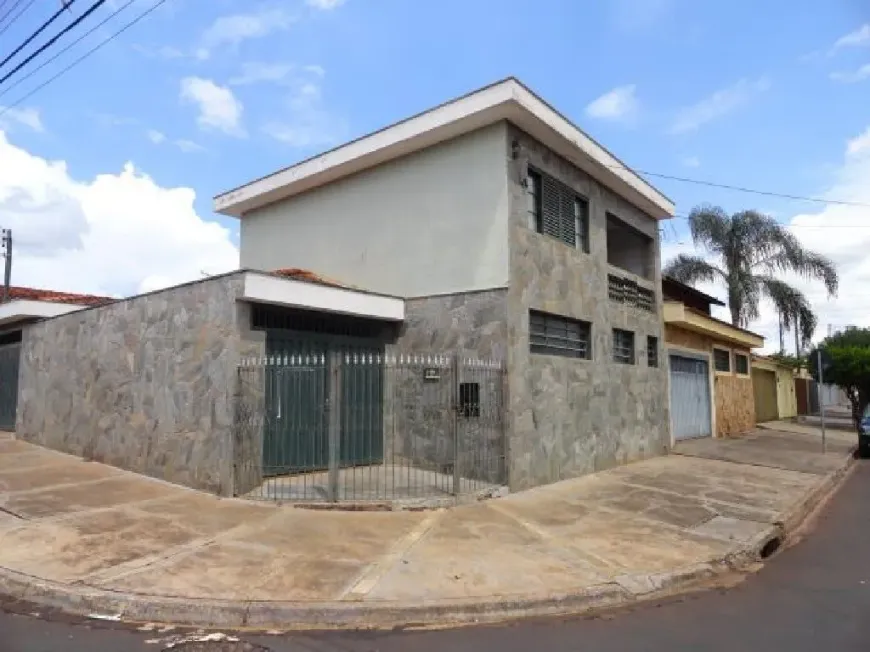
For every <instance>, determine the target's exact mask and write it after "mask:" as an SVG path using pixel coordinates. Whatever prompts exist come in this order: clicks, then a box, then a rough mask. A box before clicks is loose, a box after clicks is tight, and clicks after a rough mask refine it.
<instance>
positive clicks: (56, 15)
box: [0, 0, 105, 68]
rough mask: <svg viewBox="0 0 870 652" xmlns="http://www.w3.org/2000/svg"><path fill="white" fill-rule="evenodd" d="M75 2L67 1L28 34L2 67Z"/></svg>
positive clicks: (76, 0) (75, 0)
mask: <svg viewBox="0 0 870 652" xmlns="http://www.w3.org/2000/svg"><path fill="white" fill-rule="evenodd" d="M104 1H105V0H104ZM75 2H78V0H69V2H67V3H66V4H61V6H60V9H58V10H57V11H56V12H54V14H52V16H51V18H49V19H48V20H47V21H45V22H44V23H42V25H40V27H39V28H38V29H37V30H36V31H35V32H33V34H31V35H30V36H28V37H27V38H26V39H25V40H24V43H22V44H21V45H19V46H18V47H17V48H15V50H13V51H12V54H10V55H9V56H7V57H6V58H5V59H3V61H0V68H2V67H3V66H5V65H6V64H7V63H9V60H10V59H12V57H14V56H15V55H16V54H18V53H19V52H21V51H22V50H23V49H24V48H26V47H27V46H28V45H30V43H31V41H33V39H35V38H36V37H37V36H39V35H40V34H42V32H44V31H45V30H46V29H47V28H48V27H49V25H51V24H52V23H53V22H54V21H56V20H57V19H58V18H59V17H60V15H61V14H62V13H63V12H64V11H66V10H67V9H69V8H70V7H72V5H73V3H75Z"/></svg>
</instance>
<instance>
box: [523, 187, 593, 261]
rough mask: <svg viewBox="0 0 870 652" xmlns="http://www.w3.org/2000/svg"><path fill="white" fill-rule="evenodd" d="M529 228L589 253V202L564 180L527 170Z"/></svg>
mask: <svg viewBox="0 0 870 652" xmlns="http://www.w3.org/2000/svg"><path fill="white" fill-rule="evenodd" d="M526 193H527V201H528V213H529V227H530V228H533V229H535V230H536V231H537V232H538V233H544V234H546V235H549V236H551V237H553V238H556V239H557V240H561V241H562V242H564V243H565V244H567V245H570V246H571V247H576V248H577V249H580V250H581V251H584V252H586V253H588V252H589V203H588V202H587V201H586V200H585V199H584V198H583V197H580V196H579V195H578V194H577V193H575V192H574V191H573V190H571V188H569V187H568V186H566V185H565V184H564V183H561V182H559V181H556V180H555V179H554V178H552V177H549V176H547V175H546V174H541V173H540V172H538V171H537V170H529V176H528V180H527V182H526Z"/></svg>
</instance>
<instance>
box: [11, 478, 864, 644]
mask: <svg viewBox="0 0 870 652" xmlns="http://www.w3.org/2000/svg"><path fill="white" fill-rule="evenodd" d="M33 611H34V609H32V608H30V607H28V606H26V605H21V604H16V603H7V604H6V605H5V609H4V612H3V613H0V652H61V651H63V652H122V651H123V652H137V651H140V650H144V651H151V652H162V650H169V649H171V650H173V651H174V652H237V651H241V650H245V651H246V652H252V651H260V652H261V651H263V650H270V651H274V652H299V651H306V652H308V651H310V652H370V651H375V650H377V651H378V652H392V651H395V652H399V651H405V650H410V649H413V650H415V652H436V651H437V652H443V650H445V649H446V650H451V651H455V652H462V651H464V650H468V651H471V650H475V651H478V652H487V651H490V650H491V651H493V652H496V651H498V652H513V651H516V652H528V650H541V651H542V652H543V651H551V650H552V651H559V650H566V651H567V650H571V651H572V652H573V651H577V650H595V651H598V650H601V651H610V650H612V651H614V652H617V651H618V652H631V651H635V650H637V651H640V650H644V651H651V652H658V651H661V652H674V651H675V650H692V651H696V650H710V651H723V652H724V651H726V650H727V651H728V652H731V651H733V650H750V651H751V650H765V651H770V650H788V651H789V652H818V650H836V651H837V652H849V651H851V650H855V651H856V652H857V651H858V650H862V651H864V650H868V649H870V462H868V461H862V462H859V463H858V465H857V467H856V469H855V472H854V473H853V474H852V476H851V478H850V479H849V480H848V482H847V483H846V485H845V486H844V487H843V488H842V489H841V490H840V492H839V493H838V494H837V496H836V497H835V499H834V500H833V501H831V502H830V503H829V504H828V505H827V506H826V507H825V509H824V511H822V512H821V513H820V515H819V516H818V518H817V519H816V521H815V523H814V524H813V526H812V528H811V529H810V530H809V531H808V532H807V535H806V536H805V537H804V539H803V540H802V541H801V542H800V543H798V544H797V545H795V546H793V547H789V548H788V549H786V550H783V551H782V552H781V553H779V554H777V555H776V556H775V557H773V558H772V559H771V560H769V562H768V563H767V564H766V565H765V566H764V568H762V569H761V570H760V571H759V572H758V573H756V574H753V575H750V576H749V577H748V578H746V579H745V581H742V582H740V583H738V584H737V585H736V586H732V587H731V588H727V589H725V588H718V589H713V590H710V591H706V592H703V593H696V594H692V595H690V596H684V597H682V598H680V599H675V600H671V601H667V602H664V603H659V604H648V605H644V606H640V607H637V608H635V609H633V610H630V611H623V612H618V613H612V614H608V615H606V616H603V617H595V618H567V619H566V618H559V619H550V620H537V621H522V622H516V623H511V624H507V625H499V626H490V627H478V628H462V629H456V630H435V631H394V632H377V633H371V632H361V633H337V632H326V633H317V634H312V633H306V634H293V633H291V634H283V635H279V636H260V635H251V634H247V633H233V632H221V633H210V638H212V639H215V640H211V641H209V640H197V639H202V638H203V635H202V634H197V633H190V632H179V631H176V630H172V631H164V632H160V631H148V632H143V631H137V630H136V629H131V628H129V627H125V626H123V625H120V624H113V623H102V622H94V621H89V622H84V623H83V622H81V621H77V620H72V619H64V618H62V617H58V616H57V615H52V614H46V613H42V612H39V611H38V610H36V612H37V613H39V617H34V616H32V615H28V614H30V613H31V612H33ZM221 639H223V640H221ZM232 639H239V640H237V641H236V640H232Z"/></svg>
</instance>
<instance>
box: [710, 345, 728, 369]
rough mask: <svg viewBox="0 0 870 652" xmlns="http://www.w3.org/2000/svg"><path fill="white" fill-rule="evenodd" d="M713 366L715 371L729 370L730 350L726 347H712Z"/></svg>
mask: <svg viewBox="0 0 870 652" xmlns="http://www.w3.org/2000/svg"><path fill="white" fill-rule="evenodd" d="M713 368H714V369H716V371H725V372H728V371H731V351H729V350H727V349H713Z"/></svg>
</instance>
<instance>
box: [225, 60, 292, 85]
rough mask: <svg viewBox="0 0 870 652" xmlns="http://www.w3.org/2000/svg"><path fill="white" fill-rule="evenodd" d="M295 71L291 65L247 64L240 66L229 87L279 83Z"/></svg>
mask: <svg viewBox="0 0 870 652" xmlns="http://www.w3.org/2000/svg"><path fill="white" fill-rule="evenodd" d="M295 69H296V66H295V65H293V64H292V63H260V62H255V61H252V62H248V63H243V64H242V70H241V73H239V74H238V75H236V76H235V77H232V78H230V81H229V83H230V85H231V86H245V85H248V84H258V83H261V82H281V81H284V80H286V79H287V77H288V76H289V75H290V74H291V73H292V72H293V71H294V70H295Z"/></svg>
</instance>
